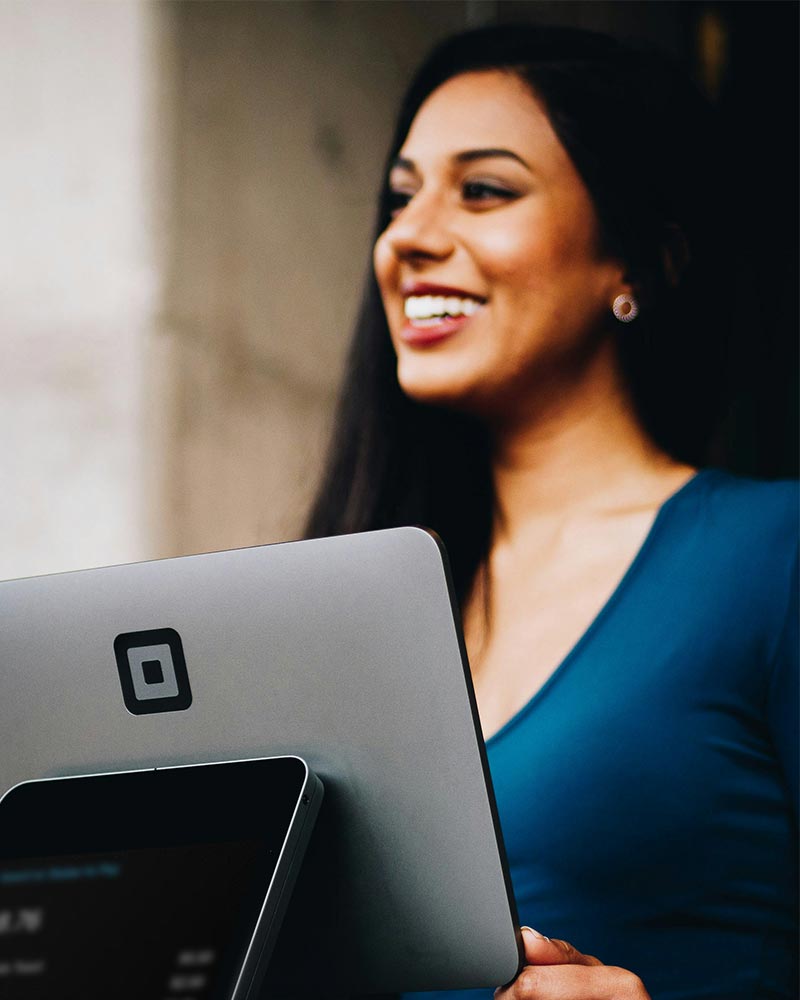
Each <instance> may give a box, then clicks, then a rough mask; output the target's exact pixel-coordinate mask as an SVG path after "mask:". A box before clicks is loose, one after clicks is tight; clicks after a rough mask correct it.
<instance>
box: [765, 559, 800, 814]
mask: <svg viewBox="0 0 800 1000" xmlns="http://www.w3.org/2000/svg"><path fill="white" fill-rule="evenodd" d="M799 610H800V595H799V594H798V558H797V556H795V561H794V569H793V572H792V582H791V586H790V588H789V605H788V607H787V609H786V615H785V618H784V622H783V629H782V631H781V635H780V638H779V641H778V645H777V648H776V650H775V655H774V657H773V662H772V678H771V681H770V687H769V694H768V700H767V719H768V723H769V727H770V732H771V733H772V738H773V740H774V742H775V748H776V750H777V752H778V758H779V760H780V762H781V765H782V767H783V772H784V774H785V776H786V780H787V783H788V787H789V794H790V798H791V801H792V804H793V806H794V809H795V816H797V813H798V805H799V800H800V787H799V786H800V779H798V766H799V765H800V746H799V745H798V743H799V741H798V729H800V718H798V716H800V682H799V681H798V675H799V674H800V668H799V667H798V644H800V637H799V636H798V617H800V615H799Z"/></svg>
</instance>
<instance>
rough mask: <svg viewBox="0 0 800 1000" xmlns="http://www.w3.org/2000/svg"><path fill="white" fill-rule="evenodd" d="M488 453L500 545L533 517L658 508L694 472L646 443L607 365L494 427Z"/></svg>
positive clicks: (617, 377)
mask: <svg viewBox="0 0 800 1000" xmlns="http://www.w3.org/2000/svg"><path fill="white" fill-rule="evenodd" d="M539 399H540V400H541V399H542V396H540V397H539ZM493 451H494V457H493V477H494V487H495V496H496V503H497V516H496V525H495V528H496V537H497V538H498V540H499V538H503V539H504V540H506V541H509V540H511V539H513V538H514V537H516V536H517V535H518V534H519V532H521V531H524V528H525V526H526V524H528V523H530V522H531V520H532V519H536V520H537V521H539V522H541V519H542V518H543V517H557V518H559V519H562V518H564V517H568V516H570V515H573V514H574V515H581V514H584V513H593V512H601V511H606V510H620V509H623V508H626V507H632V508H633V507H642V506H647V505H657V504H659V503H661V502H662V501H663V500H664V499H665V497H666V496H667V495H669V493H671V492H673V489H677V488H678V486H679V485H680V484H681V482H682V481H684V480H685V479H687V478H688V477H689V476H690V475H691V473H692V471H693V470H692V469H691V468H690V467H688V466H684V465H680V464H679V463H677V462H675V461H674V460H673V459H672V458H670V457H669V456H668V455H667V454H665V453H664V452H663V451H661V450H660V449H659V448H658V447H657V446H656V445H655V444H654V443H653V442H652V440H651V439H650V438H649V437H648V435H647V434H646V433H645V431H644V429H643V428H642V426H641V424H640V423H639V420H638V418H637V416H636V413H635V411H634V407H633V402H632V400H631V398H630V394H629V393H628V391H627V390H626V388H625V387H624V383H623V381H622V378H621V376H620V375H619V373H618V372H617V370H616V366H613V365H606V366H601V367H600V369H599V370H597V369H595V372H594V373H589V376H588V379H587V380H585V381H583V382H582V384H581V385H580V386H579V387H575V389H574V391H566V392H565V391H563V387H562V389H561V390H560V391H559V392H558V393H556V392H552V393H551V394H550V399H549V400H547V401H546V402H543V403H541V404H540V405H539V406H538V407H537V408H536V409H535V411H534V410H533V409H531V411H530V412H529V414H527V415H526V417H525V418H524V419H517V420H515V421H513V422H511V421H509V422H507V423H505V424H495V427H494V445H493Z"/></svg>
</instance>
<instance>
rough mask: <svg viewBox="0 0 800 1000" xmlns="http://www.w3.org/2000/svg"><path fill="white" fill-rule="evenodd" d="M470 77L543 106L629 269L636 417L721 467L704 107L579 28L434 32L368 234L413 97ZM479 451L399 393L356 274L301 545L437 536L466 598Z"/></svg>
mask: <svg viewBox="0 0 800 1000" xmlns="http://www.w3.org/2000/svg"><path fill="white" fill-rule="evenodd" d="M481 69H503V70H508V71H511V72H513V73H515V74H516V75H517V76H518V77H519V78H520V79H522V80H523V81H525V82H526V83H527V84H528V85H529V86H530V87H531V89H532V91H533V92H534V93H535V94H536V95H537V97H538V98H539V99H540V100H541V101H542V102H543V103H544V106H545V108H546V110H547V113H548V115H549V117H550V121H551V124H552V126H553V129H554V131H555V132H556V134H557V135H558V137H559V139H560V141H561V143H562V145H563V146H564V148H565V149H566V151H567V153H568V154H569V155H570V157H571V159H572V161H573V163H574V164H575V167H576V168H577V170H578V172H579V173H580V175H581V177H582V179H583V181H584V183H585V185H586V187H587V189H588V191H589V193H590V195H591V197H592V200H593V202H594V206H595V210H596V213H597V217H598V220H599V224H600V235H601V242H602V249H603V250H604V251H605V252H607V253H608V254H609V255H611V256H614V257H616V258H617V259H620V260H622V261H624V262H625V264H626V266H627V268H628V277H629V279H630V280H631V281H632V282H633V284H634V285H635V287H636V289H637V294H638V298H639V301H640V304H641V314H640V317H639V318H638V319H637V320H636V321H635V322H634V323H631V324H630V325H629V326H626V327H623V326H622V325H621V324H620V330H619V334H618V337H619V352H620V357H621V360H622V364H623V368H624V370H625V372H626V375H627V378H628V382H629V385H630V389H631V392H632V395H633V398H634V403H635V405H636V406H637V408H638V412H639V417H640V419H641V421H642V424H643V425H644V427H645V428H646V430H647V431H648V433H649V434H650V435H651V437H652V438H653V439H654V440H655V441H656V442H657V443H658V444H659V445H660V446H661V447H662V448H664V449H665V450H666V451H667V452H668V453H670V454H671V455H673V456H674V457H675V458H677V459H680V460H683V461H686V462H690V463H692V464H695V465H704V464H708V463H709V461H714V462H715V464H724V457H723V456H722V454H721V451H720V444H719V442H720V436H719V435H720V427H721V426H722V420H721V418H722V417H724V403H725V401H724V399H723V398H721V392H720V391H719V390H723V389H724V385H725V377H724V373H722V371H721V366H722V365H723V361H724V359H725V357H726V356H727V344H726V338H727V336H728V334H729V330H730V324H729V322H728V320H727V318H726V316H725V315H724V313H725V311H726V308H728V307H729V306H730V304H731V302H732V295H731V288H730V283H731V280H732V274H731V272H730V270H729V269H728V268H727V267H726V261H725V259H724V258H725V256H726V255H725V249H726V246H729V245H730V244H729V242H726V240H725V238H724V232H725V230H724V222H725V214H724V212H723V208H724V199H723V198H722V197H720V187H721V185H722V184H723V181H724V173H722V172H720V170H719V167H718V163H719V155H718V151H719V146H718V140H717V137H716V135H715V126H714V120H713V116H712V114H711V110H710V108H709V106H708V105H707V103H706V102H705V101H704V99H703V98H701V96H700V95H699V94H698V93H697V91H696V90H695V89H694V88H693V86H692V85H691V83H690V82H689V80H688V78H686V77H685V76H684V74H683V73H682V72H681V71H680V70H678V69H677V68H676V67H675V66H674V65H673V64H672V63H671V62H670V61H669V60H668V59H667V58H666V57H665V56H664V55H662V54H660V53H659V52H656V51H651V50H644V49H635V48H632V47H630V46H628V45H624V44H622V43H620V42H618V41H616V40H614V39H612V38H608V37H605V36H602V35H597V34H594V33H592V32H586V31H581V30H577V29H571V28H554V27H538V26H532V25H521V26H517V25H515V26H493V27H489V28H479V29H476V30H473V31H469V32H465V33H463V34H460V35H457V36H454V37H452V38H450V39H447V40H446V41H445V42H443V43H442V44H440V45H439V46H438V47H437V48H436V49H434V51H433V52H432V53H431V55H430V56H429V57H428V59H427V60H426V61H425V63H424V64H423V65H422V67H421V68H420V70H419V71H418V73H417V75H416V77H415V78H414V80H413V81H412V83H411V85H410V87H409V90H408V92H407V94H406V97H405V99H404V101H403V104H402V107H401V110H400V114H399V118H398V122H397V127H396V129H395V133H394V138H393V141H392V144H391V148H390V150H389V155H388V157H387V161H386V169H385V171H384V184H383V188H382V191H381V195H380V201H379V209H378V219H377V226H376V230H375V239H377V237H378V235H380V233H381V232H382V231H383V230H384V229H385V228H386V226H387V225H388V222H389V212H390V207H389V198H388V194H389V192H388V187H387V184H386V177H387V175H388V170H389V164H391V162H392V161H393V159H394V157H395V156H396V155H397V153H398V151H399V150H400V147H401V146H402V143H403V141H404V140H405V137H406V135H407V133H408V130H409V128H410V126H411V122H412V120H413V118H414V116H415V115H416V113H417V110H418V109H419V107H420V105H421V104H422V103H423V101H424V100H425V99H426V98H427V96H428V95H429V94H430V93H431V92H432V91H433V90H435V89H436V88H437V87H438V86H439V85H440V84H442V83H443V82H445V81H446V80H448V79H449V78H451V77H453V76H456V75H458V74H459V73H464V72H469V71H473V70H481ZM726 281H727V287H726ZM715 448H716V453H715V452H714V449H715ZM490 457H491V456H490V441H489V437H488V433H487V430H486V428H485V427H484V426H483V425H482V424H481V423H480V422H479V421H478V420H476V419H473V418H471V417H469V416H467V415H464V414H461V413H455V412H450V411H447V410H444V409H439V408H436V407H432V406H427V405H424V404H421V403H418V402H415V401H414V400H412V399H410V398H408V397H407V396H405V395H404V393H403V392H402V390H401V389H400V386H399V384H398V381H397V374H396V357H395V354H394V350H393V348H392V345H391V341H390V338H389V332H388V327H387V323H386V318H385V315H384V311H383V307H382V303H381V299H380V295H379V292H378V288H377V284H376V282H375V278H374V275H373V273H372V269H371V267H370V271H369V275H368V277H367V281H366V289H365V293H364V297H363V300H362V305H361V310H360V314H359V318H358V321H357V325H356V330H355V336H354V339H353V342H352V345H351V349H350V354H349V359H348V364H347V373H346V377H345V380H344V384H343V388H342V392H341V397H340V400H339V405H338V411H337V415H336V422H335V426H334V433H333V438H332V442H331V447H330V451H329V456H328V460H327V464H326V467H325V471H324V475H323V479H322V482H321V485H320V488H319V491H318V494H317V497H316V501H315V503H314V505H313V508H312V511H311V514H310V516H309V519H308V523H307V527H306V535H307V537H318V536H322V535H333V534H341V533H345V532H354V531H366V530H371V529H376V528H385V527H393V526H397V525H402V524H420V525H425V526H427V527H430V528H433V529H434V530H436V531H437V532H438V533H439V534H440V535H441V537H442V538H443V540H444V542H445V544H446V546H447V549H448V552H449V555H450V561H451V566H452V570H453V575H454V580H455V585H456V591H457V594H458V597H459V599H461V600H463V599H464V597H465V596H466V595H467V593H468V591H469V588H470V586H471V583H472V580H473V578H474V575H475V572H476V570H477V568H478V567H479V565H480V564H481V562H482V560H483V559H484V558H485V556H486V554H487V552H488V548H489V542H490V533H491V525H492V510H493V491H492V480H491V464H490Z"/></svg>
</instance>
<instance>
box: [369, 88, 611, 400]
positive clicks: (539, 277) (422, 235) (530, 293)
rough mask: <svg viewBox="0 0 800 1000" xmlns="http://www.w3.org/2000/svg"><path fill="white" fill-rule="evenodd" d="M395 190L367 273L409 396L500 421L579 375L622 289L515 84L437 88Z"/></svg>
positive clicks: (578, 196)
mask: <svg viewBox="0 0 800 1000" xmlns="http://www.w3.org/2000/svg"><path fill="white" fill-rule="evenodd" d="M389 187H390V189H391V191H392V200H393V204H394V206H395V207H394V211H393V217H392V220H391V222H390V224H389V226H388V227H387V228H386V230H385V231H384V232H383V233H382V234H381V236H380V237H379V239H378V241H377V243H376V245H375V251H374V266H375V274H376V277H377V281H378V285H379V287H380V291H381V297H382V299H383V304H384V308H385V310H386V316H387V320H388V324H389V330H390V333H391V337H392V343H393V344H394V347H395V350H396V352H397V358H398V378H399V381H400V385H401V386H402V388H403V390H404V391H405V392H406V393H407V394H408V395H410V396H412V397H414V398H416V399H419V400H422V401H426V402H432V403H438V404H444V405H453V406H456V407H458V408H463V409H466V410H472V411H474V412H476V413H478V414H480V415H484V416H492V415H495V416H498V415H499V416H502V415H503V414H504V413H506V412H510V410H511V408H513V407H514V406H516V405H518V404H520V403H521V402H522V403H523V404H524V402H525V400H526V398H527V399H528V400H530V398H531V396H530V394H531V393H532V392H535V391H539V390H541V389H542V387H543V385H545V384H546V385H548V386H550V387H553V386H556V387H557V386H558V385H560V384H562V383H563V380H564V378H570V377H575V376H574V375H570V373H575V372H578V371H581V370H584V369H585V368H586V360H587V358H588V357H591V356H592V355H593V354H594V353H595V352H596V351H597V347H598V344H600V343H603V342H604V340H605V338H604V336H603V331H605V330H607V329H608V327H609V319H608V318H609V316H610V309H611V305H612V303H613V301H614V298H615V297H616V295H618V294H619V293H620V292H621V291H630V286H629V285H627V284H626V283H625V281H624V268H623V267H622V265H621V264H620V263H619V262H618V261H613V260H608V259H605V258H603V257H602V256H601V255H600V253H599V252H598V249H597V221H596V216H595V212H594V208H593V205H592V202H591V199H590V197H589V194H588V192H587V190H586V188H585V187H584V184H583V182H582V180H581V178H580V177H579V175H578V173H577V171H576V170H575V167H574V166H573V165H572V162H571V160H570V159H569V157H568V156H567V154H566V152H565V151H564V149H563V147H562V146H561V144H560V142H559V141H558V139H557V138H556V135H555V133H554V132H553V129H552V127H551V125H550V122H549V120H548V118H547V115H546V114H545V112H544V111H543V109H542V107H541V105H540V104H539V102H538V101H537V100H536V98H534V97H533V95H532V94H531V92H530V90H529V89H528V88H527V87H526V86H525V84H523V83H522V82H521V81H520V80H519V78H517V77H516V76H513V75H511V74H509V73H504V72H501V71H498V70H487V71H481V72H474V73H465V74H462V75H461V76H456V77H453V78H451V79H450V80H448V81H446V82H445V83H444V84H442V85H441V86H440V87H439V88H438V89H437V90H435V91H434V92H433V93H432V94H431V95H430V96H429V97H428V98H427V100H426V101H425V102H424V103H423V105H422V106H421V107H420V109H419V111H418V113H417V115H416V117H415V118H414V121H413V123H412V125H411V129H410V131H409V133H408V135H407V137H406V140H405V142H404V143H403V146H402V149H401V150H400V154H399V156H398V158H397V160H396V161H395V164H394V166H393V168H392V170H391V174H390V177H389ZM543 380H545V382H543Z"/></svg>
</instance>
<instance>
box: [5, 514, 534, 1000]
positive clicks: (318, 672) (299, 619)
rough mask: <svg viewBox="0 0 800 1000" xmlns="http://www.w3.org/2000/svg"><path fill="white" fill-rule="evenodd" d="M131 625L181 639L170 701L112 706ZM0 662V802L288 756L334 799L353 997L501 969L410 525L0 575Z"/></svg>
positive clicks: (482, 812)
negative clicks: (157, 768)
mask: <svg viewBox="0 0 800 1000" xmlns="http://www.w3.org/2000/svg"><path fill="white" fill-rule="evenodd" d="M151 629H154V630H155V629H172V630H174V631H175V632H177V633H178V635H179V636H180V638H181V641H182V645H183V653H184V655H185V662H186V669H187V674H188V678H189V683H190V686H191V693H192V701H191V705H190V707H189V708H187V709H185V710H180V711H167V712H163V713H162V712H157V713H152V714H142V715H134V714H131V713H130V712H129V711H128V710H127V709H126V707H125V702H124V700H123V694H122V691H121V687H120V676H119V673H118V670H117V664H116V661H115V651H114V642H115V639H116V638H117V636H119V635H120V634H123V633H133V632H139V631H145V630H151ZM0 671H2V673H1V675H0V676H1V677H2V681H1V682H0V683H1V684H2V688H1V689H0V732H2V734H3V738H2V743H1V744H0V794H1V793H2V792H4V791H5V790H6V789H7V788H9V787H10V786H11V785H13V784H16V783H17V782H19V781H23V780H25V779H28V778H36V777H43V776H48V775H57V774H75V773H95V772H98V771H111V770H121V769H125V768H130V767H141V766H150V765H156V764H181V763H194V762H198V761H218V760H235V759H242V758H244V757H255V756H268V755H271V754H272V755H279V754H297V755H298V756H300V757H303V758H304V759H305V760H307V761H308V763H309V765H310V766H311V768H312V769H313V770H314V771H316V772H317V773H318V774H319V776H320V777H321V779H322V781H323V783H324V785H325V788H326V800H327V799H328V798H329V797H331V796H332V797H333V798H334V799H335V800H336V801H337V802H338V806H337V808H338V811H339V814H340V829H341V830H342V831H343V833H344V835H343V836H342V838H341V843H340V844H339V845H338V851H339V852H340V868H339V881H338V885H337V895H338V897H339V898H338V904H339V906H340V908H341V912H342V914H343V915H344V919H345V920H346V921H349V924H350V927H351V929H350V933H351V934H352V937H353V945H352V951H351V953H350V954H349V955H348V956H347V967H348V977H349V978H350V981H351V982H350V985H351V987H352V990H353V992H378V991H383V990H387V991H388V990H414V989H445V988H450V989H454V988H459V987H465V988H466V987H477V986H496V985H499V984H501V983H505V982H507V981H508V980H509V979H511V978H513V976H514V975H515V973H516V971H517V969H518V966H519V963H520V951H519V938H518V935H517V933H516V929H515V916H516V915H515V913H514V908H513V903H512V901H511V898H510V892H509V882H508V879H507V873H506V869H505V864H504V859H503V856H502V848H501V846H500V845H499V843H498V836H499V834H498V833H496V823H495V818H494V812H493V806H492V804H491V801H490V800H491V790H490V789H489V788H488V787H487V782H488V771H487V770H486V766H485V755H484V753H483V748H482V743H481V742H480V737H479V728H478V721H477V714H476V711H475V706H474V698H473V696H472V688H471V683H470V680H469V670H468V667H467V663H466V659H465V656H464V653H463V646H462V644H461V642H460V638H459V634H458V628H457V626H456V624H455V621H454V615H453V605H452V602H451V595H450V592H449V588H448V582H447V577H446V572H445V568H444V563H443V558H442V553H441V551H440V548H439V543H438V541H437V539H436V538H435V537H434V536H433V535H431V534H430V533H428V532H426V531H424V530H422V529H419V528H396V529H391V530H387V531H375V532H367V533H364V534H359V535H345V536H340V537H336V538H325V539H318V540H311V541H300V542H289V543H283V544H278V545H268V546H259V547H255V548H248V549H236V550H232V551H227V552H213V553H207V554H203V555H196V556H186V557H182V558H176V559H165V560H158V561H155V562H145V563H134V564H131V565H126V566H112V567H108V568H103V569H93V570H83V571H80V572H74V573H63V574H57V575H53V576H44V577H33V578H29V579H23V580H15V581H8V582H5V583H0ZM324 811H325V809H323V813H324ZM309 934H310V935H311V934H312V929H311V928H309ZM309 959H311V955H309Z"/></svg>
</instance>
